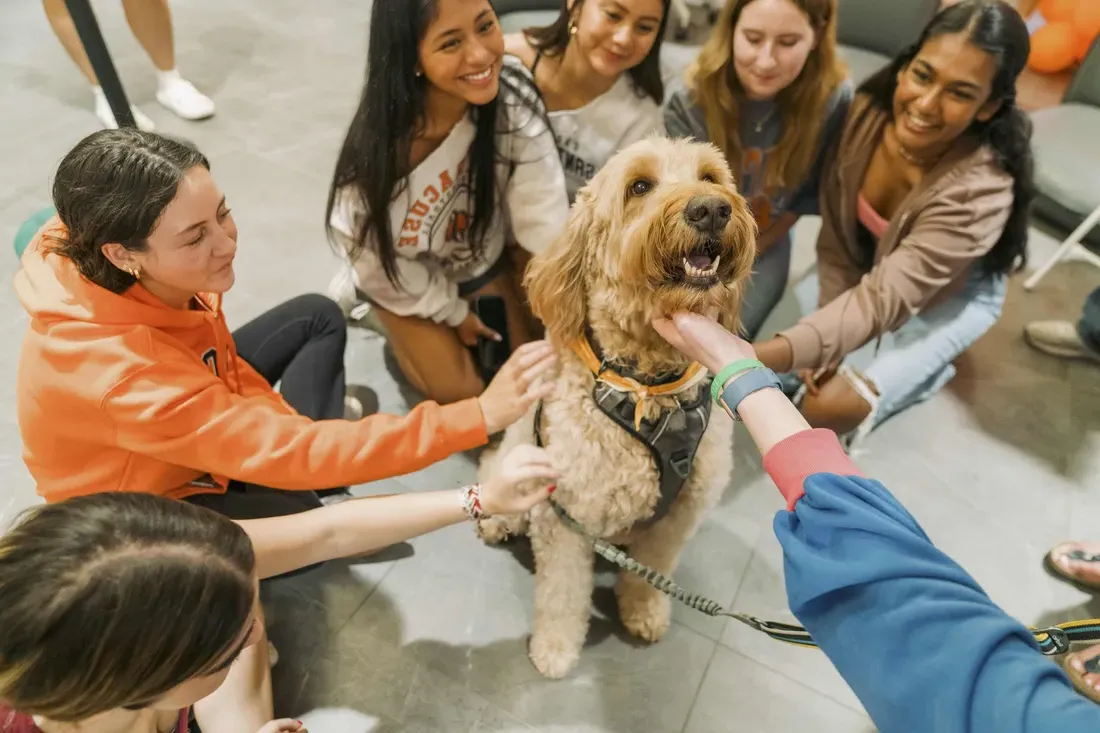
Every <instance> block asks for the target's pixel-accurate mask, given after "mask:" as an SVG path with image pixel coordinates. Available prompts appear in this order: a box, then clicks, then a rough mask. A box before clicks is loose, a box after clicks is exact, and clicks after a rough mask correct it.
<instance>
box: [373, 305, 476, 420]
mask: <svg viewBox="0 0 1100 733" xmlns="http://www.w3.org/2000/svg"><path fill="white" fill-rule="evenodd" d="M375 313H376V314H377V316H378V321H379V322H380V323H381V324H382V327H383V328H384V329H386V334H387V338H388V340H389V343H390V347H391V348H392V349H393V354H394V356H395V357H396V358H397V365H398V366H399V367H401V371H402V373H403V374H404V375H405V378H406V379H408V380H409V382H410V383H411V384H412V386H413V387H415V388H416V389H417V391H419V392H420V393H421V394H423V395H424V396H425V397H427V398H428V399H430V400H435V401H436V402H439V403H440V404H444V405H445V404H448V403H451V402H458V401H459V400H464V399H467V398H469V397H477V396H478V395H479V394H481V393H482V391H484V389H485V383H484V382H483V381H482V379H481V376H480V375H479V374H478V373H477V368H476V367H475V366H474V360H473V358H472V357H471V356H470V352H469V351H467V350H466V347H465V346H463V345H462V342H461V341H460V340H459V338H458V334H457V333H456V332H455V330H454V329H453V328H451V327H450V326H448V325H446V324H444V323H434V322H432V321H429V320H425V319H423V318H416V317H413V316H398V315H395V314H393V313H390V312H389V311H386V310H383V309H382V308H375Z"/></svg>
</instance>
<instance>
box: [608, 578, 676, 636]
mask: <svg viewBox="0 0 1100 733" xmlns="http://www.w3.org/2000/svg"><path fill="white" fill-rule="evenodd" d="M619 616H620V617H621V618H622V621H623V626H625V627H626V630H627V631H629V632H630V633H631V634H633V635H634V636H636V637H638V638H639V639H644V640H645V641H649V642H654V641H660V640H661V637H663V636H664V635H665V632H666V631H668V625H669V622H670V621H671V620H672V602H671V601H670V599H669V597H668V596H666V595H665V594H663V593H661V592H659V591H656V590H654V589H653V588H650V587H648V586H647V587H645V588H638V589H634V588H627V589H624V590H623V592H621V593H620V594H619Z"/></svg>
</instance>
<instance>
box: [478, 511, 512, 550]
mask: <svg viewBox="0 0 1100 733" xmlns="http://www.w3.org/2000/svg"><path fill="white" fill-rule="evenodd" d="M477 536H478V537H480V538H481V539H482V540H484V542H485V543H486V544H488V545H499V544H500V543H501V542H504V541H505V540H506V539H508V537H509V532H508V524H507V523H506V522H505V521H504V517H489V518H487V519H479V520H477Z"/></svg>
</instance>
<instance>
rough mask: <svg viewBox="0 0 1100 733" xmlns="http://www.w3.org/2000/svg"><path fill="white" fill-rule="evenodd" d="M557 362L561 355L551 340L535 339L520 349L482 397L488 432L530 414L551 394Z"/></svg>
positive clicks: (506, 363) (506, 425)
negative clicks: (556, 351) (555, 349)
mask: <svg viewBox="0 0 1100 733" xmlns="http://www.w3.org/2000/svg"><path fill="white" fill-rule="evenodd" d="M557 365H558V357H557V354H556V353H555V351H554V348H553V347H552V346H551V345H550V343H549V342H547V341H532V342H531V343H527V344H524V345H523V346H520V347H519V348H518V349H516V350H515V351H514V352H513V353H512V356H510V357H509V358H508V361H506V362H504V366H502V367H501V368H500V371H498V372H497V374H496V376H495V377H493V381H492V382H490V383H489V386H488V387H486V388H485V391H484V392H482V393H481V396H480V397H478V403H479V404H480V405H481V413H482V415H484V417H485V432H487V433H488V434H489V435H492V434H493V433H498V432H500V431H501V430H504V429H505V428H506V427H508V426H509V425H511V424H512V423H514V422H515V421H517V420H519V419H520V418H521V417H523V416H524V415H526V414H527V410H528V409H530V407H531V405H533V404H535V402H537V401H538V400H541V399H544V398H546V397H549V396H550V394H551V393H552V392H553V390H554V380H553V374H554V370H555V369H556V368H557Z"/></svg>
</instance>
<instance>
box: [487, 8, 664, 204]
mask: <svg viewBox="0 0 1100 733" xmlns="http://www.w3.org/2000/svg"><path fill="white" fill-rule="evenodd" d="M668 8H669V2H668V0H562V3H561V12H560V13H559V15H558V18H557V20H555V21H554V22H553V23H552V24H550V25H548V26H546V27H544V28H528V29H526V30H525V31H524V32H523V33H518V34H514V35H512V36H508V37H507V38H505V44H506V47H507V49H508V51H509V53H512V54H514V55H515V56H517V57H518V58H519V59H521V60H522V62H523V64H524V65H525V66H526V67H527V68H528V69H529V70H530V72H531V75H532V76H533V77H534V79H535V84H537V85H538V88H539V91H540V92H542V97H543V99H544V100H546V107H547V110H549V117H550V124H551V125H552V126H553V128H554V136H555V137H556V138H557V143H558V154H559V155H560V156H561V161H562V167H563V168H564V169H565V179H566V183H567V185H568V188H569V200H570V201H572V200H573V199H574V198H575V197H576V195H577V191H578V190H579V189H580V187H581V186H583V185H584V184H585V183H587V182H588V180H589V179H590V178H592V176H593V175H595V173H596V171H598V170H600V169H601V168H603V166H604V165H605V164H606V163H607V161H608V160H609V159H610V158H611V156H612V155H614V154H615V153H616V152H617V151H619V150H622V149H623V148H625V147H627V146H628V145H630V144H631V143H633V142H635V141H637V140H641V139H642V138H644V137H646V136H647V135H651V134H663V132H664V123H663V121H662V115H661V109H660V106H661V104H662V102H664V95H665V86H664V82H663V81H662V79H661V65H660V56H661V39H662V37H663V36H664V32H665V22H666V19H667V17H668Z"/></svg>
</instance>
